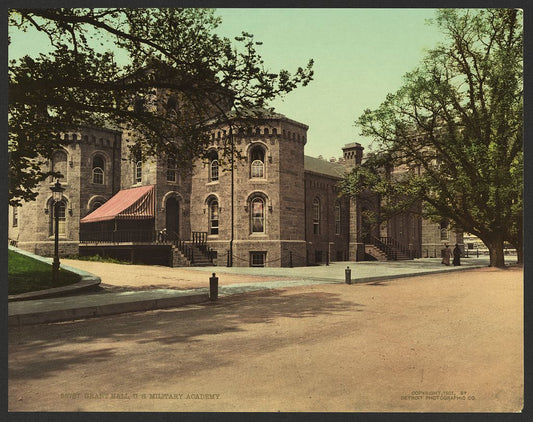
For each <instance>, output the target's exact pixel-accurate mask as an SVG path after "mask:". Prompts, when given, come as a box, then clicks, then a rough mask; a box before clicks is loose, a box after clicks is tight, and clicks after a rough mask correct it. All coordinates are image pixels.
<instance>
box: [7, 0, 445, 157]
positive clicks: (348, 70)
mask: <svg viewBox="0 0 533 422" xmlns="http://www.w3.org/2000/svg"><path fill="white" fill-rule="evenodd" d="M215 13H216V14H217V15H218V16H220V17H221V18H222V24H221V25H220V27H219V28H218V29H217V32H218V33H219V34H220V35H222V36H226V37H228V38H230V39H233V38H234V37H235V36H238V35H240V34H241V32H242V31H246V32H249V33H252V34H254V38H255V40H256V41H262V42H263V45H261V46H258V51H259V53H260V54H261V56H262V57H263V59H264V62H265V66H266V67H267V68H269V69H270V70H272V71H274V72H277V71H279V70H280V69H286V70H288V71H289V72H291V73H294V72H295V71H296V69H297V68H298V67H305V66H306V65H307V62H308V60H309V59H313V60H314V63H315V64H314V80H313V81H312V82H311V83H310V84H309V85H308V86H307V87H299V88H297V89H296V90H294V91H293V92H291V93H289V94H287V95H286V96H285V97H284V98H283V99H279V100H276V101H274V102H273V103H272V104H271V105H272V106H274V107H275V109H276V111H277V112H279V113H282V114H284V115H285V116H287V117H288V118H290V119H292V120H296V121H299V122H301V123H304V124H306V125H308V126H309V130H308V133H307V145H306V147H305V153H306V155H311V156H314V157H317V156H320V155H321V156H323V157H324V158H325V159H329V158H331V157H335V158H338V157H340V156H342V147H343V146H344V145H345V144H347V143H350V142H359V143H361V144H362V145H363V146H364V147H365V149H366V151H368V149H369V146H370V140H369V139H365V138H363V137H361V136H360V135H359V129H358V128H357V127H355V124H354V123H355V121H356V120H357V118H358V117H359V116H360V115H361V114H362V113H363V111H364V110H365V109H367V108H370V109H373V108H376V107H378V106H379V104H380V103H381V102H382V101H383V100H384V99H385V97H386V95H387V93H392V92H395V91H396V90H397V89H399V88H400V86H401V84H402V76H403V75H404V74H405V73H407V72H409V71H411V70H413V69H414V68H415V67H416V66H417V64H418V63H419V62H420V60H421V59H422V58H423V56H424V55H425V51H426V50H427V49H430V48H433V47H434V46H435V45H436V44H437V43H438V41H439V40H440V39H442V35H441V34H440V33H439V32H438V30H437V29H436V27H435V26H431V25H427V24H426V20H427V19H431V18H433V17H434V16H435V9H323V8H322V9H316V8H315V9H301V8H298V9H255V8H254V9H251V8H250V9H238V8H234V9H217V10H216V12H215ZM10 35H11V36H12V38H11V44H10V47H9V57H10V58H14V57H17V56H21V55H23V54H30V55H31V54H35V53H37V52H39V51H42V50H43V49H45V47H46V46H47V44H48V41H47V39H45V38H44V37H43V36H39V35H35V34H12V33H10ZM13 35H15V36H13Z"/></svg>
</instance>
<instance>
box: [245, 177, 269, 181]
mask: <svg viewBox="0 0 533 422" xmlns="http://www.w3.org/2000/svg"><path fill="white" fill-rule="evenodd" d="M249 180H250V181H251V182H268V179H266V178H264V177H250V179H249Z"/></svg>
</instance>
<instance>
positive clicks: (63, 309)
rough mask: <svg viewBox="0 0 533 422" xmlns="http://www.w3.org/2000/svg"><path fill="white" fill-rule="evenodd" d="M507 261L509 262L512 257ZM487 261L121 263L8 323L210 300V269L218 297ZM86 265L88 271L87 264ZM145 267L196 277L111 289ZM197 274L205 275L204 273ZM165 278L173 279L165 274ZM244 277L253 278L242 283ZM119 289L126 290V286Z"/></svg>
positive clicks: (13, 309)
mask: <svg viewBox="0 0 533 422" xmlns="http://www.w3.org/2000/svg"><path fill="white" fill-rule="evenodd" d="M511 262H513V261H512V260H511ZM91 264H94V263H91ZM69 265H70V266H72V265H73V264H72V261H70V262H69ZM78 265H79V266H80V267H83V266H84V265H87V263H85V262H84V261H79V263H78ZM116 265H118V264H102V263H99V266H98V267H94V268H100V271H101V272H104V271H106V268H109V269H110V270H111V268H115V267H114V266H116ZM487 265H488V258H486V257H483V258H469V259H463V261H462V265H461V266H460V267H453V266H449V267H446V266H444V265H442V264H440V259H432V258H426V259H417V260H413V261H396V262H351V263H350V262H336V263H332V264H331V265H329V266H316V267H297V268H247V267H232V268H227V267H195V268H193V269H191V268H187V269H183V268H165V267H153V266H129V265H120V266H119V267H118V268H119V274H118V275H117V276H115V278H114V279H112V280H108V281H106V284H104V286H106V287H111V289H104V290H103V291H101V292H100V293H84V294H78V295H75V296H66V297H59V298H53V299H39V300H28V301H20V302H11V303H9V305H8V314H9V318H8V321H9V324H11V325H20V324H35V323H45V322H54V321H62V320H72V319H79V318H87V317H91V316H100V315H108V314H113V313H123V312H133V311H145V310H150V309H158V308H165V307H175V306H181V305H185V304H191V303H199V302H205V301H207V300H208V291H209V287H208V286H209V281H208V280H209V277H210V275H211V274H210V273H213V272H215V273H216V274H217V276H218V277H219V295H220V296H225V295H232V294H242V293H246V292H252V291H258V290H266V289H279V288H290V287H296V286H303V285H314V284H333V283H344V282H345V269H346V268H347V267H349V268H350V271H351V281H352V283H365V282H366V283H367V282H379V281H381V280H388V279H395V278H402V277H411V276H418V275H427V274H432V273H435V274H436V273H442V272H450V271H464V270H468V269H474V268H482V267H486V266H487ZM84 269H85V270H87V267H85V268H84ZM143 270H144V271H145V272H146V275H145V277H146V278H150V277H151V276H154V278H155V277H156V274H157V273H158V272H165V274H170V275H172V274H176V276H177V275H178V274H179V276H180V277H181V278H179V277H177V279H178V280H181V281H182V280H183V277H187V274H189V275H190V278H194V279H195V280H196V281H195V282H194V283H193V284H192V285H193V286H195V288H192V289H190V288H186V289H183V287H182V288H181V289H180V287H179V286H173V285H172V281H168V280H167V281H166V282H165V287H171V288H160V287H161V284H159V285H158V284H157V283H156V284H155V285H154V284H151V285H150V281H151V280H144V281H145V284H148V285H150V286H151V287H152V288H150V289H146V290H140V291H139V290H136V289H131V290H130V291H119V292H117V291H113V289H112V287H113V284H114V282H113V280H115V283H116V284H117V285H120V283H123V281H124V280H131V279H134V278H135V277H137V276H139V274H142V271H143ZM93 271H94V270H93ZM110 272H112V271H110ZM206 273H207V274H206ZM184 274H185V276H184ZM201 274H205V277H203V276H202V275H201ZM96 275H98V276H101V277H102V279H103V280H104V279H105V277H106V275H105V274H100V273H96ZM458 275H459V274H458ZM164 278H165V279H169V278H172V277H171V276H170V277H169V276H166V277H164ZM225 278H227V279H230V280H238V282H237V283H234V284H231V283H230V284H228V283H227V282H225V281H224V279H225ZM248 278H249V279H250V280H253V281H251V282H246V280H247V279H248ZM198 280H201V282H199V281H198ZM185 285H187V284H185ZM189 285H191V284H189ZM158 286H159V288H158ZM204 286H205V287H204ZM122 288H123V289H125V288H126V289H127V287H122ZM135 290H136V291H135Z"/></svg>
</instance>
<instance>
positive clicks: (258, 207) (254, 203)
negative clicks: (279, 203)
mask: <svg viewBox="0 0 533 422" xmlns="http://www.w3.org/2000/svg"><path fill="white" fill-rule="evenodd" d="M250 231H251V232H252V233H264V232H265V200H264V199H263V198H262V197H260V196H256V197H255V198H253V199H252V200H251V202H250Z"/></svg>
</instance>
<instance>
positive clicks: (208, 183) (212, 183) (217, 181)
mask: <svg viewBox="0 0 533 422" xmlns="http://www.w3.org/2000/svg"><path fill="white" fill-rule="evenodd" d="M219 183H220V180H211V181H210V182H207V183H206V185H207V186H210V185H218V184H219Z"/></svg>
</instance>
